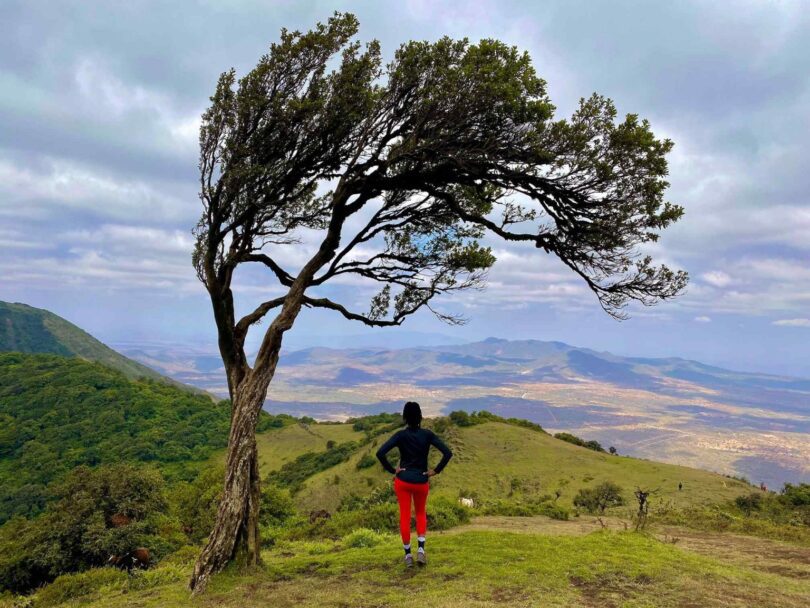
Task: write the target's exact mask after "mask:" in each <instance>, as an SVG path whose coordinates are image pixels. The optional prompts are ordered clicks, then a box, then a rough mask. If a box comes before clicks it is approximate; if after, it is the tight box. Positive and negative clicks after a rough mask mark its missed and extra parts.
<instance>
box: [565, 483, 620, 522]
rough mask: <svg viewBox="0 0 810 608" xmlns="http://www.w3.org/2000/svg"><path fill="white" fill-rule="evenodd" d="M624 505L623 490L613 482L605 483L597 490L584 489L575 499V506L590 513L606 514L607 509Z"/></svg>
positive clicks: (596, 488) (597, 487)
mask: <svg viewBox="0 0 810 608" xmlns="http://www.w3.org/2000/svg"><path fill="white" fill-rule="evenodd" d="M623 504H624V498H623V497H622V489H621V488H620V487H619V486H618V485H616V484H615V483H613V482H610V481H603V482H602V483H600V484H599V485H598V486H596V487H595V488H582V489H581V490H580V491H579V492H577V495H576V496H575V497H574V506H575V507H579V508H581V509H584V510H585V511H587V512H588V513H599V514H600V515H602V514H604V513H605V510H606V509H609V508H611V507H618V506H621V505H623Z"/></svg>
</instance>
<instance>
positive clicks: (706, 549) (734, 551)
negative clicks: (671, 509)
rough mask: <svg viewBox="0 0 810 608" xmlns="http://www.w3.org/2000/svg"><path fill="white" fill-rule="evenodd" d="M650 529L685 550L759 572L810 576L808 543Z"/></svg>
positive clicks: (670, 529)
mask: <svg viewBox="0 0 810 608" xmlns="http://www.w3.org/2000/svg"><path fill="white" fill-rule="evenodd" d="M652 532H653V534H654V535H655V536H656V537H657V538H659V539H660V540H662V541H664V542H674V544H675V546H677V547H679V548H681V549H686V550H687V551H694V552H695V553H700V554H702V555H708V556H710V557H713V558H715V559H718V560H721V561H725V562H729V563H732V564H736V565H741V566H746V567H748V568H751V569H752V570H757V571H760V572H768V573H771V574H778V575H779V576H784V577H788V578H793V579H798V580H810V547H799V546H797V545H790V544H788V543H784V542H781V541H775V540H768V539H765V538H758V537H755V536H742V535H739V534H727V533H719V532H701V531H699V530H689V529H686V528H678V527H674V526H661V527H656V528H654V529H653V530H652Z"/></svg>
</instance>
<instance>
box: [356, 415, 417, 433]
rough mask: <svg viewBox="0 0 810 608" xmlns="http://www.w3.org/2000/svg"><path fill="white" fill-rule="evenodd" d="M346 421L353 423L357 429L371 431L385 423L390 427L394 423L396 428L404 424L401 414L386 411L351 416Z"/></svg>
mask: <svg viewBox="0 0 810 608" xmlns="http://www.w3.org/2000/svg"><path fill="white" fill-rule="evenodd" d="M346 423H347V424H351V425H352V428H353V429H354V430H355V431H371V430H374V429H375V427H378V426H380V425H381V424H385V425H386V426H387V427H389V428H390V427H391V425H394V426H393V428H396V427H399V426H402V425H403V424H404V422H403V420H402V416H401V415H400V414H386V413H382V414H374V415H371V416H363V417H361V418H349V419H348V420H347V421H346Z"/></svg>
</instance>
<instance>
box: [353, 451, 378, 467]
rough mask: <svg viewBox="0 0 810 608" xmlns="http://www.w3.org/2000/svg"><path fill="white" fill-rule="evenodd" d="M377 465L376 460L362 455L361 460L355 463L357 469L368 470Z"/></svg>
mask: <svg viewBox="0 0 810 608" xmlns="http://www.w3.org/2000/svg"><path fill="white" fill-rule="evenodd" d="M375 464H377V459H376V458H374V456H372V455H371V454H363V456H362V458H360V460H358V461H357V469H358V470H360V469H368V468H370V467H373V466H374V465H375Z"/></svg>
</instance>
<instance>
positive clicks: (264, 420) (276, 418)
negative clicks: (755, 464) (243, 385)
mask: <svg viewBox="0 0 810 608" xmlns="http://www.w3.org/2000/svg"><path fill="white" fill-rule="evenodd" d="M227 405H228V408H230V401H227ZM302 421H303V419H302ZM297 422H298V420H297V419H296V418H295V416H290V415H289V414H268V413H267V412H265V411H262V412H260V414H259V422H258V423H257V424H256V432H257V433H264V432H266V431H269V430H270V429H280V428H282V427H285V426H289V425H291V424H296V423H297Z"/></svg>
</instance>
